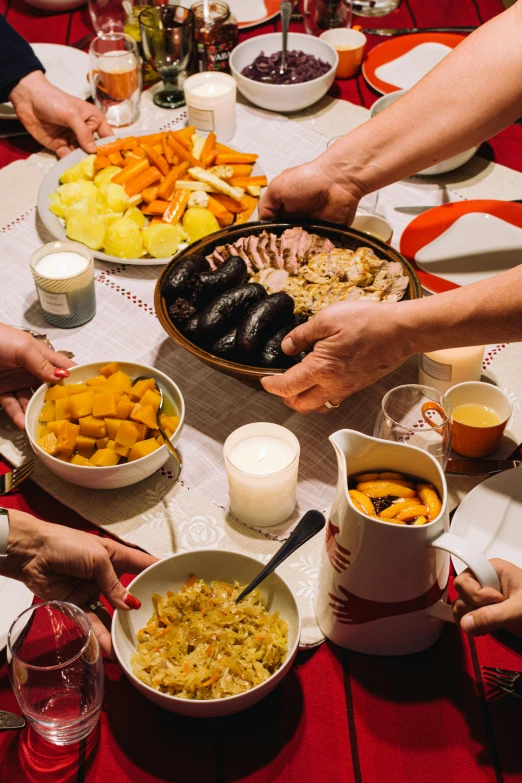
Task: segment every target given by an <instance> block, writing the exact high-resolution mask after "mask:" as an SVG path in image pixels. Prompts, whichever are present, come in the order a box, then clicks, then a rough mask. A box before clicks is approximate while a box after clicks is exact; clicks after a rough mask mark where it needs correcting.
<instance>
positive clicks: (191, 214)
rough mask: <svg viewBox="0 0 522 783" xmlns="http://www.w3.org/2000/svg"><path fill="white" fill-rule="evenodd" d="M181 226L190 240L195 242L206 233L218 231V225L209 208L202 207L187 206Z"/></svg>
mask: <svg viewBox="0 0 522 783" xmlns="http://www.w3.org/2000/svg"><path fill="white" fill-rule="evenodd" d="M183 228H184V229H185V231H186V232H187V234H188V235H189V239H190V241H191V242H197V240H198V239H202V238H203V237H206V236H207V234H213V233H214V231H219V229H220V225H219V223H218V222H217V219H216V217H215V216H214V215H213V214H212V212H210V210H208V209H204V208H203V207H189V208H188V209H187V210H186V212H185V214H184V215H183Z"/></svg>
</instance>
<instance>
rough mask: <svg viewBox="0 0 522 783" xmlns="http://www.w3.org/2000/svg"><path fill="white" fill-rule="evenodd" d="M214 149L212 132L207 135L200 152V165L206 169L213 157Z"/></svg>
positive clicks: (214, 140)
mask: <svg viewBox="0 0 522 783" xmlns="http://www.w3.org/2000/svg"><path fill="white" fill-rule="evenodd" d="M215 149H216V134H215V133H214V132H213V131H212V132H211V133H209V134H208V136H207V138H206V139H205V143H204V145H203V149H202V150H201V165H202V166H203V167H204V168H207V167H208V166H209V165H210V161H211V160H212V158H213V157H214V153H215Z"/></svg>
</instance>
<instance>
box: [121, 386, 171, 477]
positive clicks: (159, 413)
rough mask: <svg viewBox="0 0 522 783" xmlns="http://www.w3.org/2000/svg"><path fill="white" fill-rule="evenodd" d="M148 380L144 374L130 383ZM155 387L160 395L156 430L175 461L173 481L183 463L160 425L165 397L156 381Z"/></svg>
mask: <svg viewBox="0 0 522 783" xmlns="http://www.w3.org/2000/svg"><path fill="white" fill-rule="evenodd" d="M148 380H149V378H148V377H147V376H146V375H140V376H139V377H138V378H135V379H134V380H133V382H132V385H133V386H134V384H136V383H138V381H148ZM156 389H157V391H158V392H159V396H160V404H159V408H158V413H157V416H158V430H159V431H160V432H161V434H162V435H163V439H164V441H165V446H166V447H167V450H168V451H169V452H170V454H171V455H172V456H173V457H174V461H175V463H176V471H175V475H174V481H177V480H178V478H179V474H180V473H181V467H182V464H183V463H182V462H181V457H180V456H179V454H178V452H177V451H176V449H175V448H174V446H173V445H172V443H171V442H170V438H169V436H168V435H167V433H166V432H165V430H164V429H163V427H162V426H161V423H160V418H161V414H162V412H163V403H164V401H165V397H164V395H163V390H162V388H161V386H160V385H159V384H158V382H157V381H156Z"/></svg>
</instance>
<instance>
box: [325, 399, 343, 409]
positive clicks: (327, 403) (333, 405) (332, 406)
mask: <svg viewBox="0 0 522 783" xmlns="http://www.w3.org/2000/svg"><path fill="white" fill-rule="evenodd" d="M340 405H341V403H340V402H339V403H338V404H337V405H335V403H333V402H329V401H328V400H326V402H325V404H324V407H325V408H328V410H330V411H333V410H335V409H336V408H339V407H340Z"/></svg>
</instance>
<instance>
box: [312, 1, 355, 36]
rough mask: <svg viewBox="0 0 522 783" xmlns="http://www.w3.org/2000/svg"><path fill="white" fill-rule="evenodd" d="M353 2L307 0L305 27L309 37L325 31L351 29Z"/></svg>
mask: <svg viewBox="0 0 522 783" xmlns="http://www.w3.org/2000/svg"><path fill="white" fill-rule="evenodd" d="M352 5H353V3H352V0H305V3H304V9H303V10H304V14H303V17H304V25H305V30H306V32H307V33H308V35H321V33H324V31H325V30H332V29H335V28H336V27H350V26H351V23H352Z"/></svg>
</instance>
